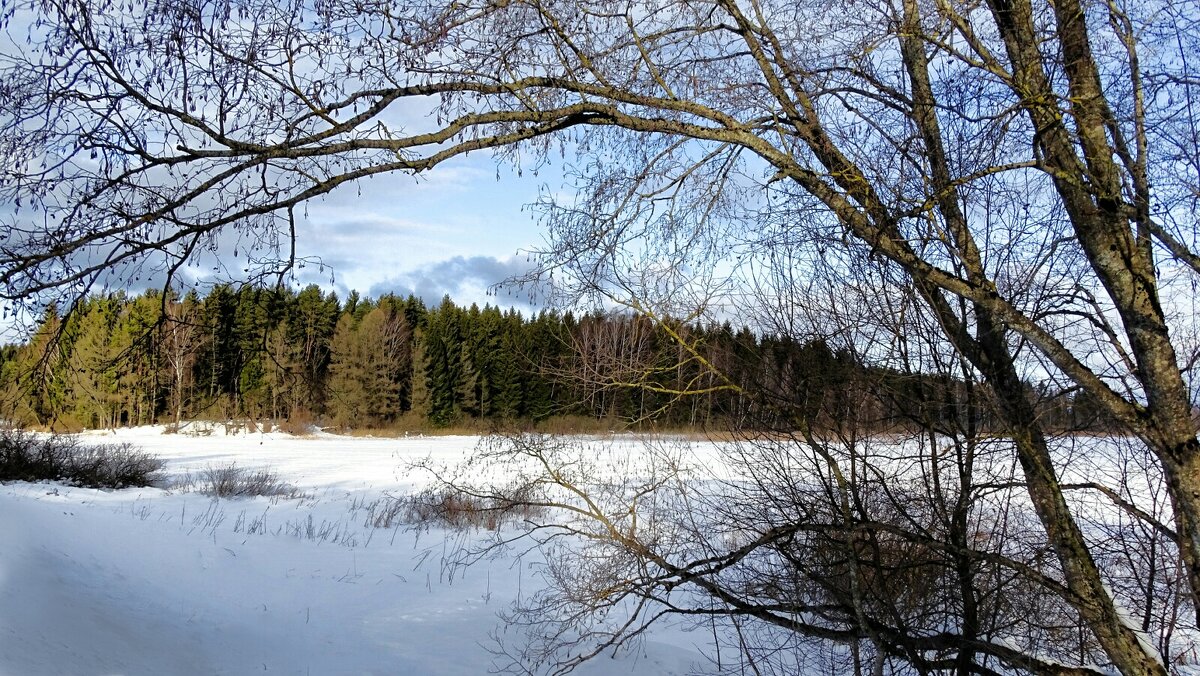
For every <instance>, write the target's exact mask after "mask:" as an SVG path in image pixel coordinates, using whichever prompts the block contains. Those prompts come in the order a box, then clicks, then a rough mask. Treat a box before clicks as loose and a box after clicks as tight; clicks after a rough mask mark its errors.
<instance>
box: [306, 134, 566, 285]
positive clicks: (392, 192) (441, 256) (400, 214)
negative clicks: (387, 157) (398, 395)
mask: <svg viewBox="0 0 1200 676" xmlns="http://www.w3.org/2000/svg"><path fill="white" fill-rule="evenodd" d="M548 174H549V175H548ZM556 181H557V182H559V183H561V178H559V177H558V174H557V172H555V171H553V168H552V169H551V171H550V172H542V173H541V174H540V175H538V176H534V175H531V174H529V173H527V172H526V173H522V174H521V175H518V174H517V173H516V172H515V171H514V170H513V169H512V168H511V167H510V166H507V165H503V164H498V163H497V162H496V161H495V159H494V158H492V157H491V156H490V155H488V154H478V155H476V156H473V157H468V158H466V159H464V160H460V161H457V162H454V163H451V164H447V165H442V166H439V167H435V168H434V169H432V170H431V171H429V172H426V173H425V174H423V175H421V176H420V177H414V176H411V175H407V174H392V175H388V176H383V177H377V178H373V179H369V180H366V181H362V182H360V183H357V184H352V185H348V186H344V187H342V188H339V189H337V190H335V191H334V192H333V193H331V194H330V195H329V196H327V197H325V198H324V199H319V200H315V201H313V202H310V203H309V205H308V208H307V210H306V212H307V213H306V216H305V217H304V221H303V222H302V223H300V224H299V227H298V230H297V243H296V249H297V255H298V257H301V258H303V257H314V258H319V259H320V261H321V265H312V264H307V265H305V267H304V269H302V270H297V271H296V272H297V281H298V282H299V284H301V285H302V286H304V285H308V284H313V283H315V284H318V285H320V286H322V287H323V288H325V289H326V290H332V291H336V292H337V293H338V295H339V296H340V297H345V295H346V294H347V293H349V291H351V290H356V291H358V292H359V293H360V294H362V295H367V296H371V297H379V296H380V295H383V294H386V293H394V294H397V295H402V296H406V295H408V294H410V293H411V294H415V295H417V296H419V297H421V298H424V299H425V301H426V302H427V303H436V302H439V301H440V300H441V298H442V296H444V295H447V294H448V295H450V297H451V298H453V299H454V301H455V302H457V303H458V304H460V305H469V304H470V303H478V304H479V305H481V306H482V305H483V304H484V303H491V304H493V305H496V304H500V305H502V306H509V305H512V306H516V307H524V306H528V298H527V296H526V295H524V294H521V293H520V292H519V291H516V290H513V291H511V292H509V291H507V290H505V289H500V290H499V291H498V293H497V292H495V291H496V290H495V289H494V287H495V286H496V285H497V284H500V283H502V282H503V281H504V280H505V279H508V278H510V277H512V276H514V275H517V274H520V273H522V272H524V271H525V270H527V269H528V267H529V262H528V260H529V258H528V254H527V252H528V251H529V250H530V249H532V248H535V247H536V246H537V245H538V244H539V243H541V242H542V234H541V229H540V227H539V225H538V223H537V222H536V221H535V219H534V214H533V213H532V212H531V211H530V210H529V209H527V208H525V207H526V205H529V204H531V203H533V202H534V201H535V200H536V199H537V197H538V192H539V189H540V188H541V187H543V186H545V187H547V188H548V189H556V188H557V187H558V186H557V185H556V184H555V183H554V182H556Z"/></svg>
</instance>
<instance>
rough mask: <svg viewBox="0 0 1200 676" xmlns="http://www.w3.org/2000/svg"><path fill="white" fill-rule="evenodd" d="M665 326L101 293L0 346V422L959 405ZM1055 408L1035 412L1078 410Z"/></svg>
mask: <svg viewBox="0 0 1200 676" xmlns="http://www.w3.org/2000/svg"><path fill="white" fill-rule="evenodd" d="M670 330H671V332H673V333H674V334H675V335H674V336H670V335H668V333H667V331H665V330H664V329H663V327H661V326H658V325H656V324H655V323H653V322H651V321H650V320H648V319H645V318H639V317H634V316H630V315H622V314H602V313H594V314H586V315H582V316H579V317H577V316H575V315H573V314H572V313H569V312H568V313H564V314H558V313H554V312H542V313H539V314H537V315H534V316H531V317H525V316H523V315H521V314H520V313H518V312H516V311H515V310H506V311H503V310H501V309H499V308H496V307H492V306H490V305H489V306H485V307H484V308H482V309H480V308H479V307H477V306H476V305H472V306H471V307H469V308H463V307H459V306H458V305H455V304H454V303H453V302H452V301H451V300H450V299H449V297H447V298H445V299H443V301H442V302H441V304H440V305H438V306H437V307H433V308H428V307H426V306H425V304H424V303H423V302H422V301H421V300H420V299H417V298H414V297H412V296H410V297H408V298H399V297H396V296H390V295H389V296H384V297H382V298H380V299H378V300H372V299H369V298H363V297H360V296H359V295H358V294H357V293H354V292H351V294H350V295H349V296H348V297H347V298H346V299H345V300H344V301H342V300H339V299H338V297H337V296H336V295H334V294H333V293H328V294H326V293H324V292H322V291H321V289H320V288H319V287H317V286H309V287H307V288H305V289H303V290H301V291H299V292H296V291H292V290H289V289H273V288H272V289H264V288H256V287H249V286H243V287H240V288H237V289H235V288H233V287H230V286H216V287H214V288H213V289H212V290H210V291H209V293H208V294H207V295H206V296H204V297H200V296H199V295H198V294H196V293H195V292H191V293H189V294H187V295H185V296H183V297H178V296H175V295H169V296H167V297H166V298H164V297H163V296H162V295H161V294H160V293H157V292H154V291H149V292H146V293H144V294H142V295H140V296H136V297H135V296H129V295H127V294H125V293H120V292H118V293H114V294H109V295H104V296H93V297H91V298H88V299H86V300H85V301H83V303H82V304H81V305H80V306H79V307H78V308H77V311H76V312H73V313H71V314H70V316H69V317H68V318H67V319H66V320H65V323H64V320H63V319H61V318H60V317H59V316H58V315H57V313H56V312H55V311H54V310H53V309H51V310H50V311H48V312H47V314H46V316H45V318H44V319H43V321H42V324H41V326H40V327H39V329H38V331H37V333H36V334H35V337H34V339H33V340H31V341H30V342H29V343H28V344H25V345H20V346H7V347H5V348H3V349H2V350H0V360H2V363H0V387H2V392H3V399H2V401H3V405H4V411H3V415H4V417H5V418H7V419H9V420H11V421H14V422H16V423H18V424H21V425H27V426H28V425H36V426H49V427H54V428H59V429H77V428H83V427H90V428H101V427H116V426H122V425H142V424H153V423H178V422H179V421H181V420H188V419H217V420H225V419H239V418H249V419H256V420H264V419H271V420H274V421H275V422H276V423H281V422H283V421H290V422H293V423H300V424H307V423H309V422H316V423H320V424H324V425H332V426H336V427H342V428H372V427H392V426H412V427H421V426H425V425H432V426H437V427H446V426H452V425H461V424H472V423H480V422H483V423H491V422H496V423H505V424H514V423H515V424H526V425H528V424H535V423H538V422H540V421H542V420H545V419H547V418H550V417H552V416H561V415H571V416H582V417H587V418H595V419H604V418H609V419H613V420H614V421H617V420H620V421H630V420H634V421H643V422H653V423H654V424H656V425H663V426H668V427H712V426H727V425H730V424H742V423H744V422H745V421H747V420H749V419H752V422H753V424H754V425H756V426H764V427H785V428H787V427H793V426H795V425H796V424H797V423H798V422H800V421H801V420H802V419H803V420H807V421H809V422H812V421H819V420H822V419H823V420H824V421H825V422H826V423H832V422H834V421H833V420H832V419H831V418H832V417H837V416H840V415H845V416H846V419H854V420H867V419H870V420H872V421H874V422H873V423H872V424H878V423H879V421H885V420H890V421H896V420H904V419H915V418H926V419H928V418H930V417H931V416H932V417H933V418H935V419H937V418H944V419H949V418H952V417H954V416H956V415H958V416H961V414H962V407H963V402H962V396H961V395H962V391H961V390H962V388H961V384H960V383H955V382H952V381H949V380H945V379H938V378H935V377H926V376H918V377H915V378H914V377H913V376H912V375H911V374H908V375H905V374H901V373H897V372H894V371H888V370H885V369H879V368H868V367H865V366H862V365H861V364H859V363H858V361H856V360H855V359H854V358H853V357H852V356H851V355H850V354H848V353H846V352H837V353H835V352H834V351H833V350H831V349H830V348H829V347H828V346H827V345H826V344H825V343H824V342H823V341H820V340H816V341H810V342H804V343H801V342H797V341H795V340H792V339H788V338H781V337H773V336H758V335H756V334H754V333H753V332H751V331H750V330H749V329H746V328H742V329H739V330H736V331H735V330H734V329H733V328H732V327H731V326H730V325H729V324H723V325H715V326H691V325H673V326H670ZM680 340H682V341H683V343H684V344H681V343H680ZM684 345H687V346H690V347H692V348H694V349H692V350H689V349H687V348H686V347H685V346H684ZM704 362H707V363H708V364H709V365H711V366H712V367H715V370H716V371H718V372H719V373H720V375H718V374H717V373H715V372H714V369H713V368H709V367H707V366H706V365H705V364H704ZM880 383H885V384H886V386H885V387H880ZM682 392H689V393H692V394H690V395H689V396H679V395H680V393H682ZM748 392H753V393H755V394H756V396H754V397H748V396H747V395H746V393H748ZM881 392H882V393H886V394H885V395H884V396H880V393H881ZM752 399H753V401H752ZM1073 403H1075V404H1076V406H1074V407H1071V406H1068V405H1064V404H1062V403H1061V401H1060V403H1059V404H1058V405H1057V406H1050V407H1047V408H1046V410H1047V414H1053V415H1057V416H1059V417H1060V418H1063V419H1064V421H1065V422H1068V423H1069V422H1071V421H1070V420H1067V419H1074V418H1078V417H1079V416H1080V415H1085V414H1084V413H1083V412H1082V411H1081V406H1080V405H1079V404H1080V402H1073Z"/></svg>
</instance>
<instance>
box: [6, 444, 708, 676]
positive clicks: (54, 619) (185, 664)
mask: <svg viewBox="0 0 1200 676" xmlns="http://www.w3.org/2000/svg"><path fill="white" fill-rule="evenodd" d="M95 436H96V437H97V438H98V439H103V440H105V441H131V442H134V443H136V444H138V445H139V446H141V447H143V448H144V449H145V450H147V451H149V452H151V453H154V454H156V455H158V456H160V457H161V458H163V459H164V460H166V461H167V472H168V473H169V474H172V475H182V474H186V473H189V472H195V471H197V470H201V469H203V468H204V467H206V466H210V465H222V464H227V463H229V462H237V463H238V465H240V466H245V467H263V466H269V467H270V468H272V469H273V470H275V471H277V472H278V473H279V474H280V475H281V477H282V478H284V479H285V480H287V481H289V482H291V483H293V484H295V485H297V486H298V487H299V488H301V489H302V490H303V491H305V492H306V493H307V494H309V495H310V496H311V497H309V498H307V499H302V500H278V499H274V500H273V499H266V498H254V499H240V500H219V501H214V500H212V499H210V498H208V497H206V496H204V495H201V494H199V493H194V492H190V493H189V492H181V491H163V490H158V489H126V490H121V491H107V492H106V491H97V490H90V489H82V488H71V487H65V486H61V485H57V484H27V483H18V484H10V485H3V486H0V543H3V544H2V545H0V676H37V675H41V674H47V675H49V674H55V675H58V674H79V675H89V676H90V675H96V676H116V675H133V674H156V675H159V674H162V675H166V674H250V673H281V674H472V675H474V674H485V673H488V671H489V670H491V669H493V667H494V666H495V659H496V658H495V657H494V656H493V654H492V653H491V652H490V649H493V648H494V642H493V641H492V638H491V637H492V636H493V635H494V634H505V628H504V626H503V623H502V621H501V620H500V619H499V617H498V613H499V612H501V611H503V610H505V609H506V608H507V607H508V606H509V604H510V603H512V602H513V601H514V600H515V599H516V598H517V597H518V595H520V594H528V593H530V592H531V590H532V589H534V588H536V586H537V585H538V584H539V577H538V561H537V560H536V556H533V555H526V557H525V558H522V559H516V558H511V557H510V558H501V559H497V560H491V561H485V562H481V563H478V564H476V565H474V566H472V567H470V568H467V569H454V568H451V567H449V566H448V565H447V561H448V552H450V551H451V550H452V549H453V547H454V546H455V544H456V542H455V540H456V539H458V538H461V537H464V535H463V534H461V533H451V532H446V531H441V530H437V529H434V530H431V531H428V532H424V533H418V532H414V531H410V530H404V529H400V530H395V529H388V530H380V529H375V528H371V527H369V526H367V525H366V524H365V521H366V515H365V513H364V512H365V510H364V509H363V506H364V505H365V504H367V503H369V502H370V501H372V500H375V499H377V498H378V497H380V496H382V495H384V494H389V493H390V494H400V493H405V492H410V491H413V490H415V489H419V488H420V487H421V486H423V485H425V484H426V482H427V481H428V480H429V479H428V477H427V476H424V475H420V474H418V473H415V472H409V471H407V470H406V469H405V468H406V467H407V466H408V464H409V463H410V462H412V461H417V460H421V459H424V458H431V459H432V460H433V461H435V462H445V463H452V462H454V461H456V460H458V459H460V458H462V457H463V456H464V454H466V453H467V452H469V451H470V450H471V449H472V448H474V446H475V444H476V442H477V439H475V438H471V437H431V438H406V439H371V438H366V439H364V438H346V437H336V436H330V435H318V436H316V437H314V438H309V439H297V438H293V437H289V436H287V435H282V434H239V435H235V436H224V435H222V434H221V430H219V429H218V430H216V432H215V433H214V434H213V435H211V436H188V435H182V434H180V435H164V434H162V430H161V428H141V429H136V430H121V431H119V432H117V433H115V434H114V433H107V434H98V435H95ZM510 638H511V637H510ZM703 642H704V638H703V637H694V636H692V635H691V634H688V633H686V632H684V631H682V630H679V629H673V628H670V627H664V628H663V629H661V630H659V631H657V632H656V633H653V634H651V635H650V636H648V637H647V639H646V640H645V641H643V642H641V643H640V644H639V645H637V646H635V647H634V648H633V649H631V650H625V651H622V652H619V653H617V654H615V655H613V656H611V658H610V657H605V658H602V659H598V660H594V661H592V662H590V663H588V664H586V665H584V668H581V669H580V670H579V671H578V672H577V673H581V674H622V675H629V676H636V675H640V674H646V675H650V674H684V673H695V672H703V671H704V670H705V668H706V666H707V663H706V662H705V660H704V658H703V656H702V655H701V653H700V650H699V649H697V648H696V647H695V646H694V645H693V644H694V643H703Z"/></svg>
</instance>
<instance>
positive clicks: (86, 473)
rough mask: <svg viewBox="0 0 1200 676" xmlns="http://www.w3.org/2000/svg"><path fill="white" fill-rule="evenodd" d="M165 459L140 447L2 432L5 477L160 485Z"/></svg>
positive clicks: (0, 467) (1, 474)
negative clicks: (91, 443)
mask: <svg viewBox="0 0 1200 676" xmlns="http://www.w3.org/2000/svg"><path fill="white" fill-rule="evenodd" d="M163 464H164V463H163V461H162V460H160V459H159V458H158V457H156V456H153V455H150V454H149V453H147V452H145V451H143V450H141V449H140V448H138V447H137V446H134V445H132V444H128V443H122V444H102V445H88V444H83V443H81V442H80V441H79V439H78V438H76V437H70V436H63V435H58V434H54V435H50V436H41V435H36V434H31V433H29V432H23V431H21V430H3V431H0V481H62V482H64V483H68V484H71V485H74V486H86V487H88V488H125V487H126V486H153V485H157V484H158V483H159V482H160V481H161V480H162V477H161V475H160V471H161V470H162V468H163Z"/></svg>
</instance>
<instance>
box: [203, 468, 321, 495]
mask: <svg viewBox="0 0 1200 676" xmlns="http://www.w3.org/2000/svg"><path fill="white" fill-rule="evenodd" d="M198 484H199V485H198V486H195V490H198V491H199V492H201V493H204V494H205V495H211V496H213V497H217V498H236V497H253V496H256V495H265V496H269V497H284V498H298V497H302V496H303V493H301V492H300V489H298V488H296V487H295V486H294V485H292V484H289V483H287V482H286V481H284V480H283V479H281V478H279V475H278V474H276V473H275V472H272V471H271V470H269V469H257V470H252V469H247V468H245V467H238V466H237V465H236V464H229V465H209V466H208V467H206V468H205V469H204V470H203V471H201V472H200V477H199V479H198Z"/></svg>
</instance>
